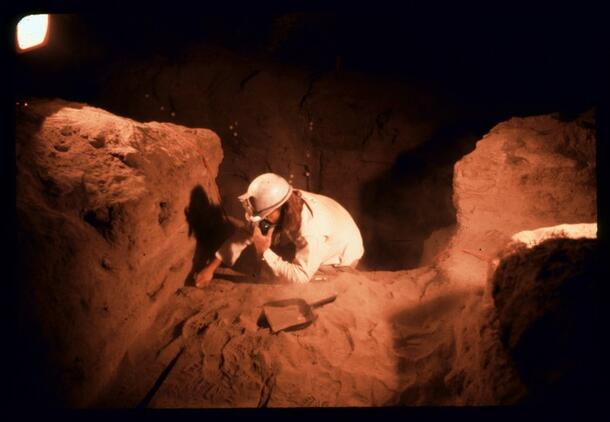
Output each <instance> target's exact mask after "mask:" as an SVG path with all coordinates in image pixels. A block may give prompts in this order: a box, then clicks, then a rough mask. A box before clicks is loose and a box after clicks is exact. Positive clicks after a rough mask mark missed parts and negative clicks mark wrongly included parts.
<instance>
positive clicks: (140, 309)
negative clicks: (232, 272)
mask: <svg viewBox="0 0 610 422" xmlns="http://www.w3.org/2000/svg"><path fill="white" fill-rule="evenodd" d="M73 133H79V134H80V136H70V135H72V134H73ZM100 134H103V136H101V135H100ZM16 135H17V136H16V142H17V145H18V146H19V148H18V151H19V155H18V157H17V216H18V233H19V239H20V242H19V245H18V246H19V253H20V256H21V257H22V260H21V261H20V262H22V265H21V266H20V271H21V274H22V275H23V276H22V284H21V287H22V288H23V294H24V303H25V304H26V305H24V309H26V310H27V311H28V313H29V316H28V318H29V319H30V320H32V321H34V322H33V323H32V325H31V330H30V331H31V335H32V336H33V335H34V333H37V332H40V333H44V335H43V336H42V337H41V338H40V339H39V340H40V342H41V344H42V345H43V347H44V350H47V351H48V356H47V358H48V362H49V369H50V371H51V373H55V374H62V373H78V374H79V376H78V377H68V376H59V375H58V376H57V377H55V378H53V379H52V380H51V383H52V387H51V388H53V390H54V391H58V392H61V396H62V397H61V399H62V400H64V401H65V402H66V403H67V404H68V405H72V406H86V405H88V404H89V403H91V401H93V400H95V397H96V396H97V395H98V393H100V391H102V390H103V389H104V388H105V387H104V386H105V385H106V384H107V383H108V382H109V380H110V379H111V378H112V376H113V374H114V373H115V371H116V370H117V368H118V366H119V364H120V363H121V359H122V358H123V356H125V354H126V353H127V352H129V353H134V352H133V350H134V345H133V339H134V338H135V337H136V336H137V333H139V332H141V331H142V330H144V329H145V328H146V327H147V324H149V323H150V320H151V318H152V315H153V313H154V309H153V301H152V300H151V298H149V295H147V292H148V293H149V294H152V295H153V297H154V301H163V300H165V298H166V297H167V296H169V295H172V294H173V292H174V291H176V289H177V288H179V287H182V286H183V285H184V283H185V280H187V279H188V275H189V273H190V272H191V271H192V270H193V267H192V265H194V263H198V265H200V262H201V260H204V259H205V258H206V253H207V254H209V253H210V250H212V249H214V247H215V244H214V242H218V241H219V240H218V234H217V232H218V229H219V228H221V227H222V226H223V225H222V213H221V212H220V211H219V210H220V208H219V201H220V197H219V195H218V188H217V187H216V185H215V178H216V176H217V172H218V166H219V164H220V162H221V160H222V157H223V153H222V149H221V147H220V140H219V138H218V136H217V135H216V134H215V133H213V132H212V131H209V130H206V129H193V128H186V127H183V126H178V125H174V124H168V123H157V122H150V123H145V124H144V123H139V122H136V121H134V120H130V119H126V118H122V117H118V116H115V115H113V114H111V113H108V112H106V111H104V110H101V109H98V108H94V107H90V106H88V105H86V104H77V103H71V102H66V101H62V100H34V101H31V105H30V106H29V107H27V108H24V109H23V110H21V111H20V112H19V115H18V116H17V125H16ZM59 137H61V139H58V138H59ZM88 140H91V141H88ZM109 140H112V142H111V143H110V142H109ZM104 145H105V146H107V147H108V148H102V146H104ZM91 146H93V147H94V148H91ZM54 151H59V153H53V152H54ZM202 160H204V162H202ZM185 208H190V209H192V210H194V212H196V213H198V214H201V215H203V216H204V217H205V218H200V219H197V218H194V217H190V218H188V219H187V218H185V216H184V213H183V210H184V209H185ZM204 234H205V236H204ZM215 236H216V237H215ZM215 239H216V240H215ZM100 257H102V258H100ZM180 262H182V263H188V265H176V263H180ZM161 281H162V283H160V282H161ZM159 284H160V285H161V287H162V288H160V287H159ZM151 292H152V293H151ZM85 305H86V306H85ZM92 309H112V310H113V312H112V313H109V312H99V313H93V312H90V310H92ZM75 356H78V357H79V360H78V365H75V363H74V362H75V361H74V357H75Z"/></svg>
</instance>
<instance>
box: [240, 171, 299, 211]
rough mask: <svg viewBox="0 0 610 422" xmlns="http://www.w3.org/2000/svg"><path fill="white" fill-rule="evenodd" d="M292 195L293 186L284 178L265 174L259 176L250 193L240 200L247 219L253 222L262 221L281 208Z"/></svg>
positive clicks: (254, 181)
mask: <svg viewBox="0 0 610 422" xmlns="http://www.w3.org/2000/svg"><path fill="white" fill-rule="evenodd" d="M291 194H292V186H290V183H288V182H287V181H286V179H284V178H283V177H282V176H278V175H277V174H275V173H264V174H261V175H260V176H257V177H256V178H255V179H254V180H253V181H252V183H250V186H248V191H247V192H246V193H244V194H243V195H240V196H239V197H238V198H239V200H240V201H242V203H243V204H244V206H245V207H246V209H247V210H248V211H249V212H248V213H246V218H247V219H248V220H250V221H252V222H257V221H261V220H262V219H263V218H265V217H266V216H267V215H269V214H271V213H272V212H273V211H274V210H276V209H277V208H279V207H281V206H282V205H283V204H284V203H285V202H286V201H288V198H290V195H291Z"/></svg>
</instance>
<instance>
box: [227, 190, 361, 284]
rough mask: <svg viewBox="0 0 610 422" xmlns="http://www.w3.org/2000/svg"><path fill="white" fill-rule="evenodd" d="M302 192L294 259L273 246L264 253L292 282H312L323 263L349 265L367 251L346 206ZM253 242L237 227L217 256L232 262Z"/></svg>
mask: <svg viewBox="0 0 610 422" xmlns="http://www.w3.org/2000/svg"><path fill="white" fill-rule="evenodd" d="M300 192H301V196H302V198H303V200H304V202H305V204H304V205H303V210H302V211H301V227H300V230H299V232H298V234H297V235H296V239H291V240H292V241H293V242H294V243H295V245H296V253H295V257H294V259H293V261H292V262H288V261H285V260H284V259H282V258H281V257H280V256H278V255H277V254H276V253H275V252H273V251H272V250H271V249H267V250H266V251H265V252H264V253H263V261H265V262H266V263H267V265H268V267H269V269H270V270H271V272H272V273H273V275H274V276H275V277H277V278H279V279H282V280H284V281H288V282H293V283H307V282H309V280H311V279H312V278H313V275H314V274H315V273H316V271H317V270H318V268H319V267H320V266H321V265H334V266H349V265H352V264H353V263H354V262H355V261H357V260H358V259H360V258H361V257H362V255H363V254H364V246H363V243H362V236H361V234H360V230H359V229H358V226H357V225H356V223H355V222H354V219H353V218H352V216H351V215H350V214H349V212H348V211H347V210H346V209H345V208H343V207H342V206H341V205H340V204H339V203H338V202H337V201H335V200H334V199H332V198H329V197H327V196H324V195H319V194H315V193H312V192H307V191H304V190H301V191H300ZM251 243H252V240H251V235H250V234H249V233H248V232H247V231H244V230H236V232H235V234H233V236H231V237H230V238H229V239H227V240H226V241H225V242H224V243H223V245H222V246H221V247H220V249H219V250H218V251H217V252H216V257H217V258H219V259H221V260H222V261H223V262H224V263H225V264H226V265H229V266H232V265H233V264H235V261H237V258H239V256H240V255H241V253H242V251H243V250H244V249H245V248H246V247H247V246H248V245H250V244H251Z"/></svg>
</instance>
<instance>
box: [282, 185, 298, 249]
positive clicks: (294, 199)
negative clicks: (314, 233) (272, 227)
mask: <svg viewBox="0 0 610 422" xmlns="http://www.w3.org/2000/svg"><path fill="white" fill-rule="evenodd" d="M302 210H303V197H302V196H301V192H300V191H298V190H296V189H295V190H294V191H293V192H292V195H290V198H289V199H288V201H286V203H285V204H284V205H282V217H281V222H280V227H279V228H280V230H281V231H283V232H284V233H286V234H290V235H291V237H292V236H293V235H294V234H295V233H297V232H298V231H299V229H300V228H301V211H302Z"/></svg>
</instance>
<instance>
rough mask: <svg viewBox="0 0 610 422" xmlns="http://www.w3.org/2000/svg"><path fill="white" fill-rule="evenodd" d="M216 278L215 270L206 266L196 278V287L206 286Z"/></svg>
mask: <svg viewBox="0 0 610 422" xmlns="http://www.w3.org/2000/svg"><path fill="white" fill-rule="evenodd" d="M213 278H214V270H213V269H210V268H204V269H203V270H202V271H200V272H199V273H198V274H197V277H196V278H195V287H199V288H202V287H205V286H207V285H208V284H210V281H212V279H213Z"/></svg>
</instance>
